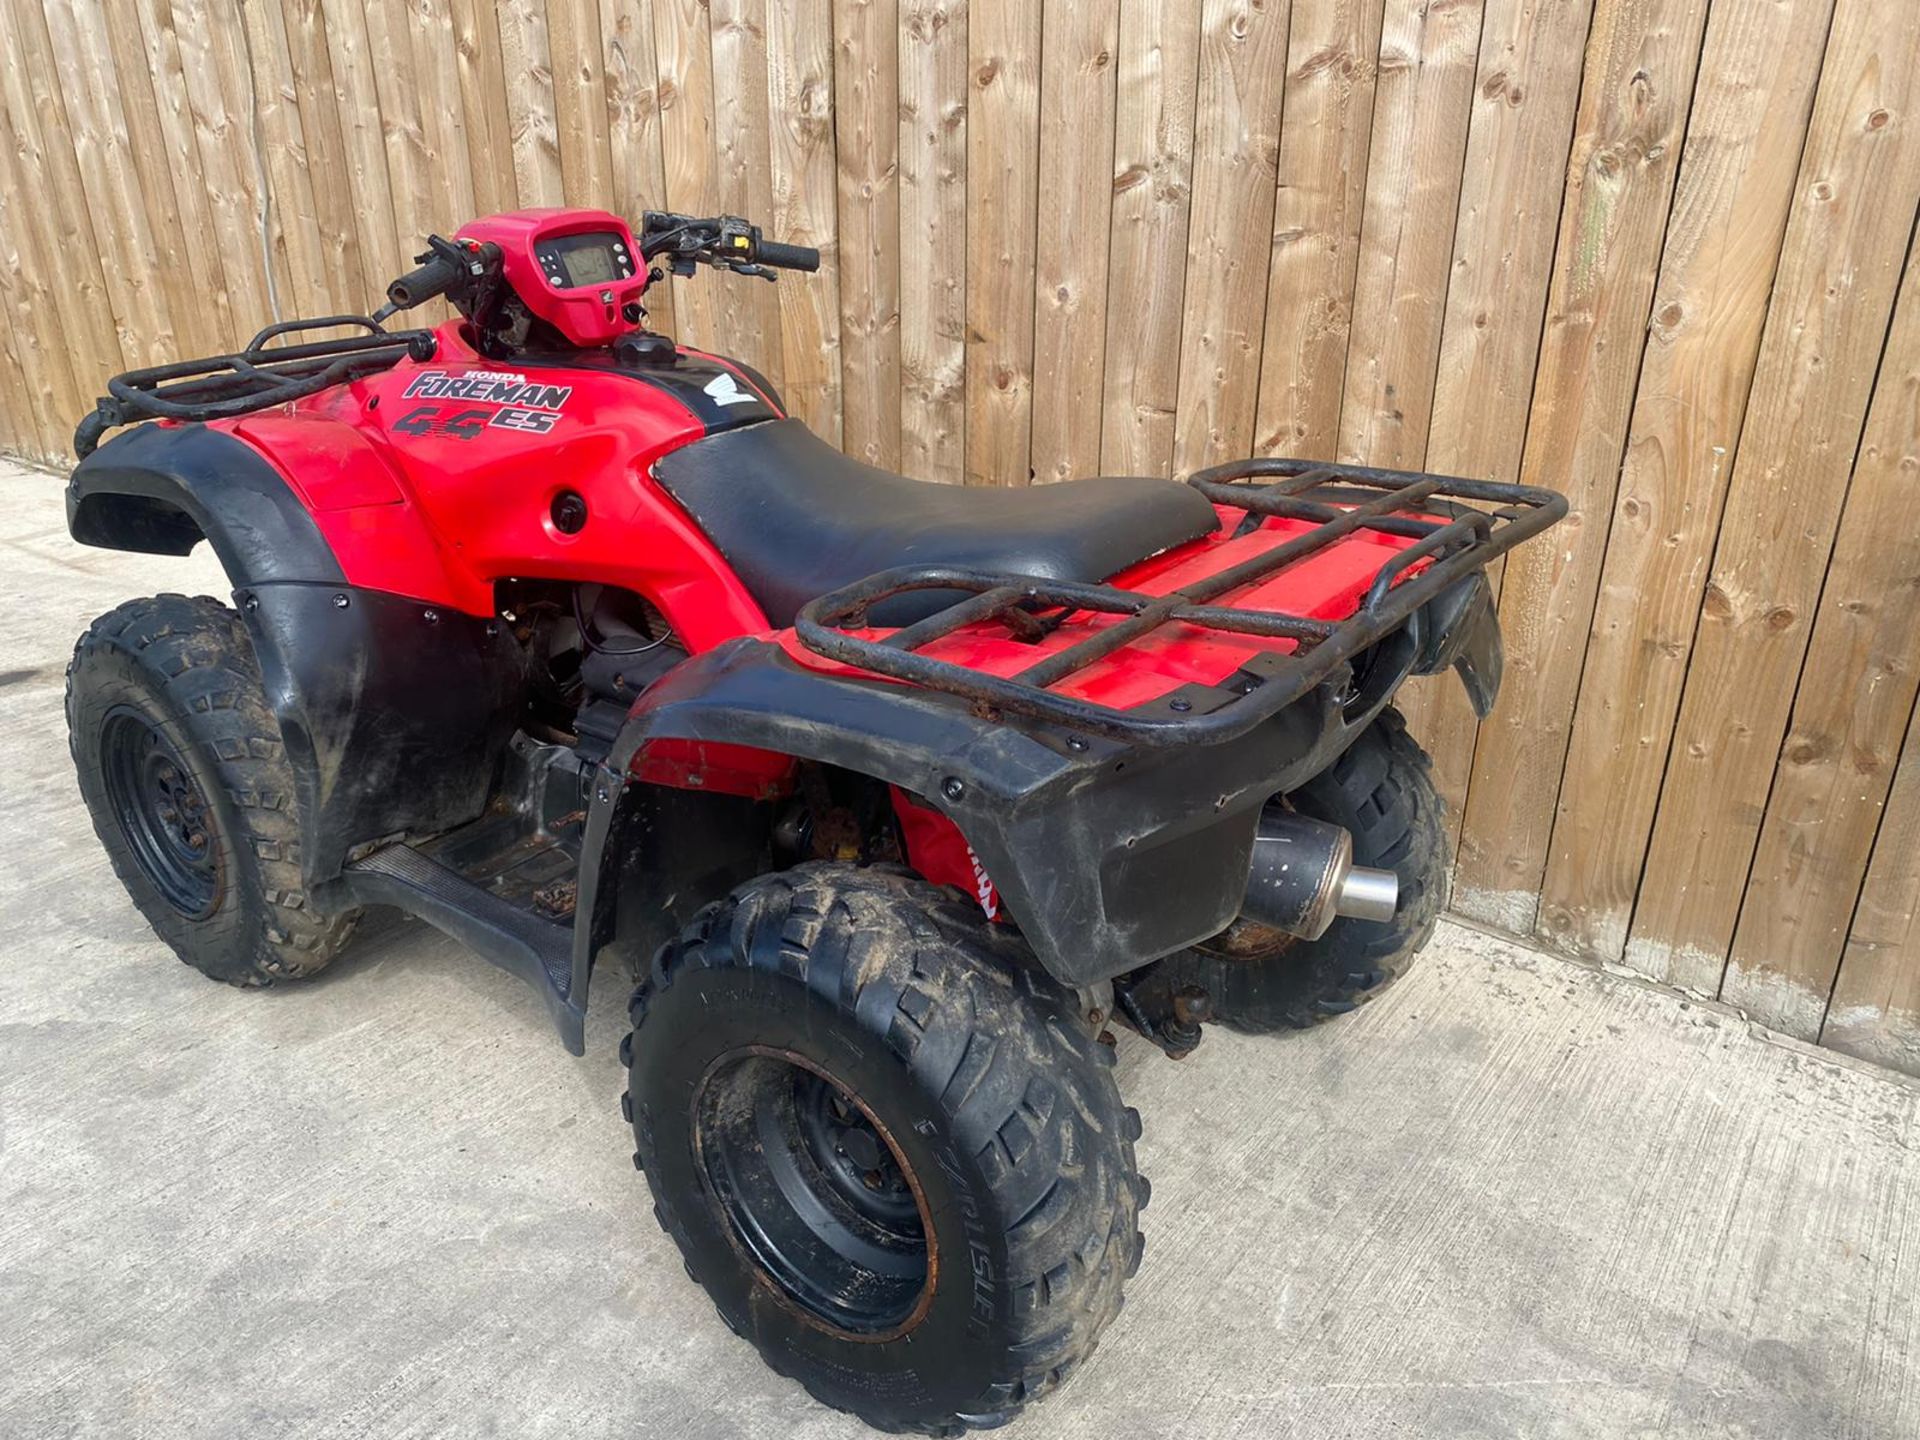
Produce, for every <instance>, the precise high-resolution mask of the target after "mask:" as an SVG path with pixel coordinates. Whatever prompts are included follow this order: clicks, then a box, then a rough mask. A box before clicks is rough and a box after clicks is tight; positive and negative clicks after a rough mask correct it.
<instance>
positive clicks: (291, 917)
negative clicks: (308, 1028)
mask: <svg viewBox="0 0 1920 1440" xmlns="http://www.w3.org/2000/svg"><path fill="white" fill-rule="evenodd" d="M67 740H68V747H69V749H70V750H71V752H72V755H73V763H74V768H75V770H76V771H77V773H78V775H79V779H80V792H81V794H82V795H83V796H84V797H85V799H86V802H87V810H88V812H89V813H90V814H91V816H92V818H93V828H94V831H95V833H96V834H98V835H99V837H100V843H101V844H102V845H103V846H104V847H105V848H106V851H107V858H108V859H109V860H110V861H112V863H113V869H114V873H115V874H117V875H118V876H119V877H120V883H121V884H123V885H124V886H126V889H127V893H128V895H130V896H131V897H132V899H133V903H134V904H135V906H137V907H138V908H139V910H140V913H141V914H142V915H143V916H145V917H146V919H147V922H148V923H149V924H150V925H152V926H153V929H154V932H155V933H156V934H157V935H159V937H160V938H161V939H162V940H164V941H166V942H167V944H168V945H170V946H172V947H173V950H174V952H175V953H176V954H177V955H179V957H180V958H181V959H182V960H184V961H186V963H187V964H189V965H191V966H193V967H194V968H195V969H196V970H199V971H201V972H202V973H204V974H206V975H208V976H210V977H212V978H213V979H215V980H224V981H226V982H228V983H229V984H233V985H268V984H272V983H273V982H275V981H277V980H289V979H297V978H299V977H301V976H306V975H312V974H314V973H315V972H316V971H318V970H320V969H321V968H322V967H323V966H325V965H326V963H327V962H328V961H329V960H331V959H332V958H333V956H334V954H335V952H336V951H338V950H339V948H340V946H341V945H342V944H344V943H345V941H346V938H347V936H348V934H349V933H350V932H351V930H352V929H353V925H354V922H355V920H356V919H357V918H358V912H357V911H355V912H352V913H350V914H343V915H336V916H322V915H318V914H316V913H314V911H313V910H312V909H311V908H310V907H309V906H308V904H307V900H306V895H305V893H304V891H303V890H302V888H301V877H300V850H299V827H298V825H297V823H296V820H295V808H294V807H295V800H294V787H293V772H292V768H291V766H290V765H289V764H288V761H287V756H286V751H285V748H284V746H283V745H282V744H281V740H280V727H279V724H278V723H277V722H276V721H275V720H274V718H273V713H272V711H271V710H269V709H268V708H267V701H266V696H265V694H264V693H263V692H262V688H261V684H260V669H259V665H258V663H257V662H256V661H255V659H254V654H253V644H252V642H251V640H249V638H248V636H247V632H246V627H245V626H244V625H242V624H241V622H240V617H239V616H238V615H236V614H234V612H233V611H232V610H229V609H228V608H227V607H226V606H224V605H222V604H220V603H219V602H218V601H216V600H211V599H208V598H206V597H204V596H202V597H200V598H198V599H189V598H188V597H187V596H185V595H159V596H155V597H153V598H151V599H146V600H131V601H128V602H127V603H126V604H124V605H122V606H120V607H119V608H117V609H115V610H111V611H109V612H108V613H107V614H105V615H102V616H101V617H100V618H99V619H98V620H96V621H94V622H93V624H92V625H90V626H88V627H87V630H86V633H85V634H83V635H82V636H81V637H80V640H79V643H78V644H76V645H75V646H74V651H73V660H72V662H71V663H70V664H69V665H68V666H67Z"/></svg>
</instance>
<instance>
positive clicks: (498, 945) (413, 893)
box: [342, 845, 586, 1055]
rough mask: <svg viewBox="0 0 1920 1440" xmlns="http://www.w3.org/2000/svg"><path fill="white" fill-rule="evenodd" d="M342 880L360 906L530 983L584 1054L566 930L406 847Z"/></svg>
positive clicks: (392, 848)
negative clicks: (400, 917)
mask: <svg viewBox="0 0 1920 1440" xmlns="http://www.w3.org/2000/svg"><path fill="white" fill-rule="evenodd" d="M342 878H343V879H344V880H345V881H346V882H347V886H348V888H349V890H350V891H351V892H352V894H353V898H354V899H355V900H356V901H358V902H359V903H361V904H363V905H391V906H393V907H394V908H396V909H399V910H404V911H406V912H407V913H408V914H410V915H417V916H419V917H420V918H421V919H422V920H425V921H426V922H427V923H428V924H429V925H432V926H433V927H434V928H435V929H437V930H440V931H442V932H444V933H445V934H448V935H451V936H452V937H453V938H454V939H456V940H458V941H460V942H461V943H462V944H463V945H467V946H469V947H471V948H472V949H474V950H476V951H478V952H479V953H480V955H481V956H482V957H483V958H485V959H487V960H489V961H491V962H492V963H493V964H495V965H498V966H499V967H500V968H501V969H502V970H505V971H507V972H509V973H510V974H514V975H518V976H519V977H520V978H521V979H522V980H525V981H527V982H528V983H529V984H531V985H533V986H534V988H535V989H537V990H539V991H540V993H541V994H542V996H543V997H544V998H545V999H546V1002H547V1008H548V1010H549V1011H550V1012H551V1013H552V1015H553V1019H554V1023H555V1024H556V1025H558V1026H559V1028H560V1038H561V1040H562V1041H564V1042H565V1044H566V1046H567V1049H568V1050H570V1051H572V1052H573V1053H574V1054H575V1055H579V1054H582V1053H584V1051H585V1049H586V1016H585V1013H584V1011H583V1010H581V1009H579V1008H576V1007H575V1006H574V1005H573V1004H572V1003H571V1000H570V998H569V997H570V995H571V992H572V988H573V931H572V929H571V927H569V926H565V925H556V924H554V923H553V922H552V921H550V920H543V919H541V918H540V917H539V916H538V915H536V914H534V913H533V912H532V911H530V910H525V909H522V908H521V907H520V906H518V905H515V904H513V903H512V902H511V901H508V900H505V899H502V898H501V897H500V896H498V895H495V894H494V893H493V892H492V891H490V890H487V889H484V888H483V887H481V886H479V885H476V884H474V882H473V881H471V880H468V879H466V878H465V877H464V876H462V875H459V874H457V873H455V872H454V871H452V870H449V869H448V868H447V867H446V866H445V865H442V864H441V863H440V862H439V861H438V860H435V859H434V858H433V857H432V856H430V855H424V854H422V853H421V852H420V851H418V850H416V849H414V848H413V847H411V846H408V845H388V846H385V847H384V848H382V849H379V850H376V851H374V852H373V853H372V854H371V855H368V856H367V857H365V858H364V859H361V860H356V861H355V862H354V863H353V864H351V865H349V866H348V867H347V868H346V871H345V873H344V875H343V876H342Z"/></svg>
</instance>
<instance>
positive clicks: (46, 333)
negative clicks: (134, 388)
mask: <svg viewBox="0 0 1920 1440" xmlns="http://www.w3.org/2000/svg"><path fill="white" fill-rule="evenodd" d="M17 153H18V147H17V145H16V142H15V136H14V131H13V125H12V121H11V120H10V119H9V117H8V114H7V107H6V105H5V103H4V94H0V307H3V308H4V309H5V310H6V312H7V317H8V319H9V321H10V322H11V331H10V333H11V335H12V341H13V352H12V353H13V356H14V361H15V363H16V364H17V365H18V366H19V367H20V368H19V372H18V375H19V383H18V386H17V387H16V389H15V393H16V394H17V395H18V396H19V397H20V402H21V403H20V405H16V407H15V413H16V423H18V411H19V409H20V408H21V406H22V405H23V406H24V407H25V408H26V409H27V410H28V412H29V413H30V414H31V415H32V416H33V420H34V429H33V433H32V436H31V443H23V448H24V449H26V450H28V451H30V452H31V453H34V454H39V455H47V456H52V455H58V454H61V453H63V452H65V451H66V449H67V445H68V440H69V438H70V437H71V436H72V434H73V427H74V426H75V425H76V424H78V423H79V420H80V417H81V415H83V414H84V413H85V412H86V410H87V408H88V405H89V402H90V400H91V398H92V394H93V392H92V391H89V390H86V389H83V388H82V384H81V382H80V380H79V379H78V378H77V377H76V376H75V375H74V372H73V366H72V363H71V359H72V357H71V352H70V350H69V349H68V347H67V345H66V343H65V341H64V337H63V333H62V327H61V324H60V319H59V315H58V313H57V312H56V311H55V309H54V304H53V297H52V294H51V293H50V292H51V288H52V279H51V277H52V274H53V268H52V264H51V262H50V261H49V260H48V259H47V258H46V250H45V235H44V231H43V229H42V227H41V226H40V225H39V224H36V223H35V219H34V217H32V216H31V215H29V214H27V213H26V210H27V207H26V206H24V205H23V204H22V201H23V200H24V198H25V197H26V195H27V194H28V193H29V192H28V190H27V187H26V184H25V182H24V180H23V179H22V178H21V177H22V172H21V170H20V169H19V168H18V161H17ZM8 383H9V384H11V383H12V382H11V381H9V382H8Z"/></svg>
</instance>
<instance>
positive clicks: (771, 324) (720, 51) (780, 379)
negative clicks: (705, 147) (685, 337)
mask: <svg viewBox="0 0 1920 1440" xmlns="http://www.w3.org/2000/svg"><path fill="white" fill-rule="evenodd" d="M711 9H712V14H713V18H712V37H713V144H714V163H715V166H716V170H715V178H716V179H717V180H718V181H719V194H720V208H721V209H723V210H724V211H725V212H726V213H727V214H729V215H741V216H744V217H746V219H748V220H749V221H751V222H752V223H754V224H756V225H762V226H764V225H765V224H766V223H767V222H768V220H769V219H770V218H771V217H772V214H773V160H772V134H771V131H772V125H773V122H772V118H771V115H770V112H769V110H768V106H767V0H711ZM702 278H703V279H704V280H705V281H706V283H707V284H708V285H710V286H713V287H715V288H717V289H719V290H721V291H722V296H721V300H720V304H721V305H722V306H723V307H724V308H723V311H722V313H723V314H724V316H725V317H726V319H725V324H724V326H723V330H722V333H723V334H724V335H725V336H726V340H725V343H724V345H723V348H724V349H725V350H726V352H727V353H728V354H730V355H737V356H738V357H739V358H740V359H742V360H745V361H746V362H747V363H748V364H749V365H754V366H758V367H759V368H760V369H761V370H762V371H764V372H765V373H766V376H767V378H768V379H769V380H771V381H772V382H773V384H774V387H775V388H776V389H778V390H781V391H784V390H785V389H786V365H785V357H784V356H782V354H781V353H780V300H779V297H778V296H776V295H775V294H774V293H773V290H774V287H773V286H771V285H768V284H767V283H766V282H765V281H762V280H754V279H750V278H747V277H742V276H734V275H729V274H726V273H725V272H722V271H714V272H712V273H710V274H708V275H705V276H703V277H702Z"/></svg>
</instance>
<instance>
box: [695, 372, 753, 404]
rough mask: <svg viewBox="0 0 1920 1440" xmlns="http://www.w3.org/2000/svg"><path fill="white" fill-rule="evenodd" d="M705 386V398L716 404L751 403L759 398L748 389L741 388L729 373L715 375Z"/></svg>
mask: <svg viewBox="0 0 1920 1440" xmlns="http://www.w3.org/2000/svg"><path fill="white" fill-rule="evenodd" d="M705 388H706V395H707V398H708V399H710V400H712V401H713V403H714V404H716V405H751V404H753V403H754V402H755V401H757V400H758V399H759V398H760V397H759V396H758V395H755V394H754V393H753V392H752V391H750V390H742V389H741V388H740V382H739V381H737V380H735V379H734V378H733V376H731V375H716V376H714V377H713V379H711V380H709V381H708V382H707V383H706V387H705Z"/></svg>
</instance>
